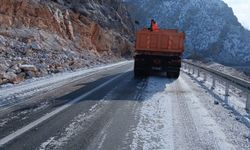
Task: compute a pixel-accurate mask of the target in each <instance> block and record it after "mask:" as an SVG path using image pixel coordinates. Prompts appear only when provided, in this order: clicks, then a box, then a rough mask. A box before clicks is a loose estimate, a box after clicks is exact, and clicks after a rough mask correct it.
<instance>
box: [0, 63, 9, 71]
mask: <svg viewBox="0 0 250 150" xmlns="http://www.w3.org/2000/svg"><path fill="white" fill-rule="evenodd" d="M8 68H9V67H8V66H6V65H5V64H0V71H2V72H5V71H7V70H8Z"/></svg>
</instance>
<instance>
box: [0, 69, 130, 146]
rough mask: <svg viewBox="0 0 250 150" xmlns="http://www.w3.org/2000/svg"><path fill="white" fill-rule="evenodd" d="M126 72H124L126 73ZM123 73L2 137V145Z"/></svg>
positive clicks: (0, 144)
mask: <svg viewBox="0 0 250 150" xmlns="http://www.w3.org/2000/svg"><path fill="white" fill-rule="evenodd" d="M127 71H128V70H127ZM127 71H125V72H127ZM125 72H124V73H125ZM123 75H124V74H123V73H122V74H120V75H118V76H116V77H114V78H112V79H110V80H108V81H106V82H104V83H103V84H101V85H100V86H98V87H96V88H94V89H93V90H91V91H89V92H87V93H85V94H83V95H81V96H80V97H78V98H76V99H74V100H72V101H70V102H68V103H67V104H65V105H63V106H61V107H59V108H58V109H56V110H54V111H52V112H50V113H48V114H46V115H45V116H43V117H41V118H39V119H37V120H36V121H34V122H31V123H30V124H28V125H27V126H24V127H22V128H21V129H18V130H17V131H15V132H13V133H12V134H10V135H8V136H6V137H4V138H2V139H1V140H0V147H2V146H3V145H5V144H7V143H8V142H10V141H12V140H14V139H15V138H17V137H18V136H20V135H22V134H24V133H25V132H27V131H29V130H31V129H32V128H34V127H36V126H37V125H39V124H41V123H42V122H44V121H46V120H48V119H49V118H51V117H53V116H55V115H56V114H58V113H60V112H61V111H63V110H65V109H67V108H68V107H70V106H72V105H73V104H75V103H77V102H79V101H80V100H82V99H83V98H85V97H87V96H89V95H90V94H92V93H94V92H96V91H97V90H99V89H101V88H103V87H104V86H106V85H108V84H110V83H111V82H113V81H114V80H116V79H118V78H120V77H121V76H123Z"/></svg>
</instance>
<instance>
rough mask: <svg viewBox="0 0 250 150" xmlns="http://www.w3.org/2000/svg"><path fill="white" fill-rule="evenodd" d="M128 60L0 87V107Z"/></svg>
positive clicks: (122, 63) (119, 64)
mask: <svg viewBox="0 0 250 150" xmlns="http://www.w3.org/2000/svg"><path fill="white" fill-rule="evenodd" d="M128 62H130V61H123V62H119V63H115V64H109V65H102V66H97V67H95V68H90V69H80V70H78V71H75V72H64V73H58V74H54V75H50V76H47V77H42V78H36V79H31V80H27V81H25V82H23V83H21V84H18V85H8V86H2V87H0V107H3V106H9V105H13V104H15V103H19V102H20V100H23V99H24V98H27V97H30V96H32V95H34V94H36V93H38V92H43V91H49V90H51V89H55V88H58V87H60V86H62V85H65V84H67V83H70V82H73V81H76V80H78V79H80V78H83V77H84V76H90V75H93V74H95V73H97V72H100V71H103V70H107V69H110V68H112V67H118V66H121V65H124V64H126V63H128Z"/></svg>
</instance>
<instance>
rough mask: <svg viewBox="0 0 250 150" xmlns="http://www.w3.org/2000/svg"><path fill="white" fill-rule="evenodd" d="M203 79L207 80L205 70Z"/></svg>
mask: <svg viewBox="0 0 250 150" xmlns="http://www.w3.org/2000/svg"><path fill="white" fill-rule="evenodd" d="M203 81H207V74H206V72H204V80H203Z"/></svg>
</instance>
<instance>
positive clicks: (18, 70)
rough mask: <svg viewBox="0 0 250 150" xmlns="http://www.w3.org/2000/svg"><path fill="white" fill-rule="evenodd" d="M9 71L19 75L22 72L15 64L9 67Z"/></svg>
mask: <svg viewBox="0 0 250 150" xmlns="http://www.w3.org/2000/svg"><path fill="white" fill-rule="evenodd" d="M11 69H13V70H14V72H15V73H21V72H22V70H21V69H20V68H19V67H18V65H17V64H15V65H13V66H12V67H11Z"/></svg>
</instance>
